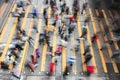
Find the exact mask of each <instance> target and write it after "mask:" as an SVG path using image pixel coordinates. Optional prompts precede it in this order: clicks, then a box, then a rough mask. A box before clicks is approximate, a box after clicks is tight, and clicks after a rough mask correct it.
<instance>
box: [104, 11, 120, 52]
mask: <svg viewBox="0 0 120 80" xmlns="http://www.w3.org/2000/svg"><path fill="white" fill-rule="evenodd" d="M102 12H103V15H104V18H105V22H106V24H107V27H108V26H109V25H110V24H109V21H108V18H107V15H106V13H105V11H104V10H102ZM110 15H111V14H110ZM108 28H109V27H108ZM108 30H109V33H110V35H111V37H112V38H113V37H114V35H113V33H112V32H111V31H110V29H108ZM114 46H115V48H116V50H119V47H118V44H117V42H116V41H114Z"/></svg>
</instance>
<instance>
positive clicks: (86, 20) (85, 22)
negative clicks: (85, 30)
mask: <svg viewBox="0 0 120 80" xmlns="http://www.w3.org/2000/svg"><path fill="white" fill-rule="evenodd" d="M89 20H90V17H89V16H87V17H86V18H85V20H84V25H86V24H87V23H88V22H89Z"/></svg>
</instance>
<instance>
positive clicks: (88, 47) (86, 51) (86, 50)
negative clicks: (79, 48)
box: [83, 46, 90, 55]
mask: <svg viewBox="0 0 120 80" xmlns="http://www.w3.org/2000/svg"><path fill="white" fill-rule="evenodd" d="M89 51H90V46H87V47H86V48H85V50H84V53H83V55H86V53H88V52H89Z"/></svg>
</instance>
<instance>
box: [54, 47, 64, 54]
mask: <svg viewBox="0 0 120 80" xmlns="http://www.w3.org/2000/svg"><path fill="white" fill-rule="evenodd" d="M61 54H62V46H61V45H58V46H57V48H56V51H55V55H59V56H60V55H61Z"/></svg>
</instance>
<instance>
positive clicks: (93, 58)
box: [84, 11, 98, 73]
mask: <svg viewBox="0 0 120 80" xmlns="http://www.w3.org/2000/svg"><path fill="white" fill-rule="evenodd" d="M84 18H86V12H85V11H84ZM86 27H87V31H88V34H87V39H88V42H89V43H90V52H91V54H92V56H93V57H92V62H93V65H94V66H95V67H96V62H95V56H94V51H93V48H92V43H91V36H90V31H89V27H88V24H87V25H86ZM97 72H98V70H97V68H95V73H97Z"/></svg>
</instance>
